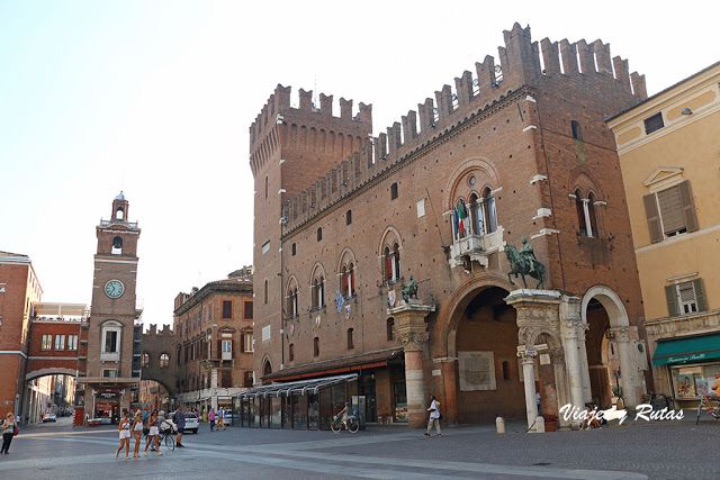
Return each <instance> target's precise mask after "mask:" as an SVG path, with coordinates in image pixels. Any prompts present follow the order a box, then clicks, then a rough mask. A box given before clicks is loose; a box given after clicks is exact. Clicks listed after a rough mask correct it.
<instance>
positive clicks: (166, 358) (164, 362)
mask: <svg viewBox="0 0 720 480" xmlns="http://www.w3.org/2000/svg"><path fill="white" fill-rule="evenodd" d="M168 365H170V355H168V354H167V353H163V354H160V368H166V367H167V366H168Z"/></svg>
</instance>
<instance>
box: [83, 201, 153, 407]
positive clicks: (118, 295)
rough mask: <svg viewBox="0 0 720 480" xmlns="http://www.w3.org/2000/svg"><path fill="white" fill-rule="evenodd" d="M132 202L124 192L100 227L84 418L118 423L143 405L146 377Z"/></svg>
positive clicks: (136, 239)
mask: <svg viewBox="0 0 720 480" xmlns="http://www.w3.org/2000/svg"><path fill="white" fill-rule="evenodd" d="M128 210H129V202H128V201H127V200H126V199H125V195H124V194H123V193H122V192H121V193H120V194H119V195H118V196H117V197H115V199H114V200H113V202H112V211H111V214H110V219H109V220H104V219H103V220H100V224H99V225H98V226H97V227H96V234H97V252H96V253H95V256H94V267H95V268H94V275H93V290H92V303H91V306H90V319H89V321H88V325H87V328H88V353H87V368H86V373H87V375H86V376H85V377H82V378H80V379H79V383H80V385H81V386H82V387H83V388H84V390H83V391H82V395H83V397H84V408H85V414H86V415H89V417H90V418H93V419H102V421H114V420H115V419H117V418H118V417H119V416H120V415H121V414H122V413H123V411H124V410H129V409H130V408H135V407H137V406H138V404H137V401H138V382H139V381H140V376H141V365H140V360H141V359H140V353H141V352H140V345H141V338H142V337H141V335H142V324H140V323H138V324H137V325H136V321H137V320H138V319H139V318H140V316H141V314H142V311H141V310H139V309H138V308H137V307H136V305H137V299H136V287H137V272H138V263H139V259H138V256H137V248H138V241H139V239H140V228H139V227H138V224H137V222H130V221H129V218H130V217H129V216H128Z"/></svg>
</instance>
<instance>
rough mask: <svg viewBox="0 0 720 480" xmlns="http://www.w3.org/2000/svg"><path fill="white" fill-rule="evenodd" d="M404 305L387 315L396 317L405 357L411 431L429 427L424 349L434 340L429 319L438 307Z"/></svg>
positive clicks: (397, 337) (414, 300)
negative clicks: (414, 428) (428, 329)
mask: <svg viewBox="0 0 720 480" xmlns="http://www.w3.org/2000/svg"><path fill="white" fill-rule="evenodd" d="M403 303H404V305H401V306H399V307H396V308H391V309H388V311H387V313H388V315H392V316H393V317H395V338H396V339H397V340H398V342H399V343H400V344H401V345H402V346H403V350H404V354H405V391H406V395H407V408H408V424H409V426H410V427H422V426H424V425H425V423H426V419H427V411H426V409H427V406H426V404H428V403H429V398H426V395H425V377H424V370H423V346H424V344H425V343H426V342H427V341H428V339H429V338H430V333H429V332H428V331H427V323H426V322H425V318H426V317H427V316H428V315H429V314H430V313H432V312H434V311H435V307H434V306H429V305H421V304H420V303H419V302H418V301H417V300H416V299H409V300H408V301H407V302H403Z"/></svg>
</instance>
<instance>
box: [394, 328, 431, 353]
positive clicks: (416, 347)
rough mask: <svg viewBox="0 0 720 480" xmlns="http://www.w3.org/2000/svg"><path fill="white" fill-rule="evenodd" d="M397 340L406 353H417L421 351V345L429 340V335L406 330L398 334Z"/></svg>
mask: <svg viewBox="0 0 720 480" xmlns="http://www.w3.org/2000/svg"><path fill="white" fill-rule="evenodd" d="M397 338H398V342H400V345H402V346H403V349H404V350H405V351H406V352H417V351H420V350H422V348H423V344H424V343H425V342H427V341H428V339H429V338H430V333H429V332H420V331H413V330H407V331H402V332H398V335H397Z"/></svg>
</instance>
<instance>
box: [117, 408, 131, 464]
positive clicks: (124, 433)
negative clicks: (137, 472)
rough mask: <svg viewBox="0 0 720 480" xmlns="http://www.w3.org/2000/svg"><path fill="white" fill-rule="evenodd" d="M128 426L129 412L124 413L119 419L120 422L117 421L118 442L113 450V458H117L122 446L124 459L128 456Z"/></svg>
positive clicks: (129, 423) (129, 424)
mask: <svg viewBox="0 0 720 480" xmlns="http://www.w3.org/2000/svg"><path fill="white" fill-rule="evenodd" d="M130 426H131V422H130V414H129V413H126V414H125V416H124V417H123V418H121V419H120V423H118V435H119V438H120V444H119V445H118V448H117V451H116V452H115V458H118V456H119V455H120V452H122V449H123V448H124V449H125V460H127V459H128V458H130Z"/></svg>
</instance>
